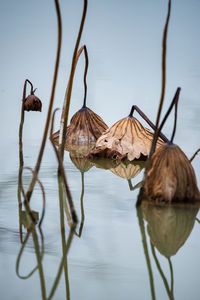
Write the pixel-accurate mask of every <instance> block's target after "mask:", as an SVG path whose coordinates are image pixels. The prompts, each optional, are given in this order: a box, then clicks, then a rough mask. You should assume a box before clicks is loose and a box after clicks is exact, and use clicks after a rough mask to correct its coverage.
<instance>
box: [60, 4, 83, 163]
mask: <svg viewBox="0 0 200 300" xmlns="http://www.w3.org/2000/svg"><path fill="white" fill-rule="evenodd" d="M86 12H87V0H84V6H83V14H82V19H81V23H80V28H79V33H78V37H77V40H76V45H75V48H74V53H73V58H72V65H71V71H70V77H69V82H68V86H67V92H66V97H65V100H64V103H66V105H65V112H64V118H63V120H61V122H62V123H61V127H60V138H59V152H60V153H61V158H62V159H63V153H64V147H65V136H66V129H67V122H68V115H69V106H70V100H71V93H72V86H73V79H74V73H75V66H76V56H77V51H78V47H79V43H80V39H81V36H82V32H83V26H84V23H85V17H86Z"/></svg>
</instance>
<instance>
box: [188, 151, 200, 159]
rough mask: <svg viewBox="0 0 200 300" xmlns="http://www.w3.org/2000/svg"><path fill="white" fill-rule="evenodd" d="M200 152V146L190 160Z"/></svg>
mask: <svg viewBox="0 0 200 300" xmlns="http://www.w3.org/2000/svg"><path fill="white" fill-rule="evenodd" d="M199 152H200V148H199V149H198V150H197V151H196V152H195V153H194V154H193V155H192V157H191V158H190V162H192V161H193V159H194V158H195V156H196V155H197V154H198V153H199Z"/></svg>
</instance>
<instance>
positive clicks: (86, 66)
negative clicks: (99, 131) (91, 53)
mask: <svg viewBox="0 0 200 300" xmlns="http://www.w3.org/2000/svg"><path fill="white" fill-rule="evenodd" d="M83 47H84V54H85V72H84V99H83V108H84V107H86V97H87V81H86V78H87V71H88V64H89V60H88V53H87V48H86V46H85V45H84V46H83Z"/></svg>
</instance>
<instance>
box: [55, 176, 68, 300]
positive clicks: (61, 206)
mask: <svg viewBox="0 0 200 300" xmlns="http://www.w3.org/2000/svg"><path fill="white" fill-rule="evenodd" d="M58 187H59V207H60V232H61V239H62V252H63V256H64V251H65V247H66V240H65V222H64V206H63V203H64V197H63V194H64V190H63V181H62V177H60V176H58ZM63 268H64V274H65V282H66V295H67V299H70V291H69V276H68V266H67V256H66V255H65V256H64V259H63Z"/></svg>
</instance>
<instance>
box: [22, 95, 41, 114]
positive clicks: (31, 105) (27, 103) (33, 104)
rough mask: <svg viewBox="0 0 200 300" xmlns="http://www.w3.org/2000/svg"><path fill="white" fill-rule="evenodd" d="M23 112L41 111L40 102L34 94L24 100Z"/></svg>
mask: <svg viewBox="0 0 200 300" xmlns="http://www.w3.org/2000/svg"><path fill="white" fill-rule="evenodd" d="M24 110H26V111H30V110H31V111H41V110H42V102H41V100H40V99H39V98H38V97H36V96H35V95H34V94H31V95H29V96H28V97H27V98H26V99H25V100H24Z"/></svg>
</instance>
